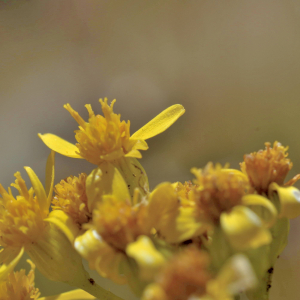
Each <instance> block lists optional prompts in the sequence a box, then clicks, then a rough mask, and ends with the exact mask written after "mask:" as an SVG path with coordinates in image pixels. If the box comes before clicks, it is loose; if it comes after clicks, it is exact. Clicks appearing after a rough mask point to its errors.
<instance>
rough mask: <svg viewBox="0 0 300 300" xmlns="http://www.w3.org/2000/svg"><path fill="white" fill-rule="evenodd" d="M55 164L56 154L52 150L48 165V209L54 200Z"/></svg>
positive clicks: (46, 185)
mask: <svg viewBox="0 0 300 300" xmlns="http://www.w3.org/2000/svg"><path fill="white" fill-rule="evenodd" d="M54 163H55V152H54V151H53V150H51V153H50V154H49V156H48V159H47V164H46V183H45V192H46V195H47V207H49V206H50V202H51V199H52V192H53V185H54V173H55V168H54Z"/></svg>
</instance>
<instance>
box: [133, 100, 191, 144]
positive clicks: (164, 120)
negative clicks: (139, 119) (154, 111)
mask: <svg viewBox="0 0 300 300" xmlns="http://www.w3.org/2000/svg"><path fill="white" fill-rule="evenodd" d="M184 112H185V109H184V107H183V106H182V105H180V104H175V105H172V106H170V107H168V108H167V109H165V110H164V111H162V112H161V113H160V114H159V115H157V116H156V117H155V118H154V119H152V120H151V121H150V122H148V123H147V124H146V125H144V126H143V127H142V128H141V129H139V130H138V131H136V132H135V133H134V134H133V135H132V136H131V139H135V140H147V139H150V138H152V137H153V136H156V135H158V134H160V133H162V132H163V131H165V130H166V129H168V128H169V127H170V126H171V125H172V124H173V123H174V122H176V121H177V119H178V118H179V117H180V116H182V115H183V114H184Z"/></svg>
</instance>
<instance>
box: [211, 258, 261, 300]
mask: <svg viewBox="0 0 300 300" xmlns="http://www.w3.org/2000/svg"><path fill="white" fill-rule="evenodd" d="M256 285H257V278H256V276H255V273H254V271H253V268H252V266H251V264H250V262H249V260H248V258H247V257H246V256H244V255H242V254H236V255H234V256H232V257H231V258H230V259H229V260H228V261H227V262H226V263H225V265H224V266H223V267H222V269H221V270H220V272H219V274H218V275H217V277H216V279H214V280H212V281H211V282H209V283H208V286H207V290H208V294H210V295H212V296H214V297H213V299H218V300H221V299H222V300H223V299H230V296H231V295H232V296H233V295H236V294H239V293H240V292H241V291H246V290H249V289H253V288H254V287H255V286H256ZM227 297H228V298H227Z"/></svg>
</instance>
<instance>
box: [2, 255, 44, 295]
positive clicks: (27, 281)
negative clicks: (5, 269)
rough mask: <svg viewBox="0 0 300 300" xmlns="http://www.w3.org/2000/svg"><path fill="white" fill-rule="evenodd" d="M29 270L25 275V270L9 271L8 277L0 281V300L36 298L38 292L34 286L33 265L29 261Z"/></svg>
mask: <svg viewBox="0 0 300 300" xmlns="http://www.w3.org/2000/svg"><path fill="white" fill-rule="evenodd" d="M27 262H28V263H29V264H30V265H31V270H30V271H29V273H28V275H26V273H25V270H21V271H18V272H11V273H10V274H9V275H8V278H7V279H6V280H5V281H3V282H1V283H0V300H17V299H18V300H36V299H38V297H39V295H40V292H39V289H37V288H35V287H34V269H35V265H34V264H33V263H32V262H31V261H30V260H27Z"/></svg>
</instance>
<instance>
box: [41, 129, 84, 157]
mask: <svg viewBox="0 0 300 300" xmlns="http://www.w3.org/2000/svg"><path fill="white" fill-rule="evenodd" d="M38 136H39V138H40V139H41V140H42V141H43V142H44V144H45V145H46V146H47V147H48V148H50V149H51V150H53V151H55V152H57V153H59V154H61V155H64V156H68V157H73V158H82V157H81V155H79V154H78V148H77V147H76V146H75V145H73V144H71V143H69V142H67V141H66V140H64V139H62V138H60V137H59V136H57V135H55V134H52V133H45V134H40V133H39V134H38Z"/></svg>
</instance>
